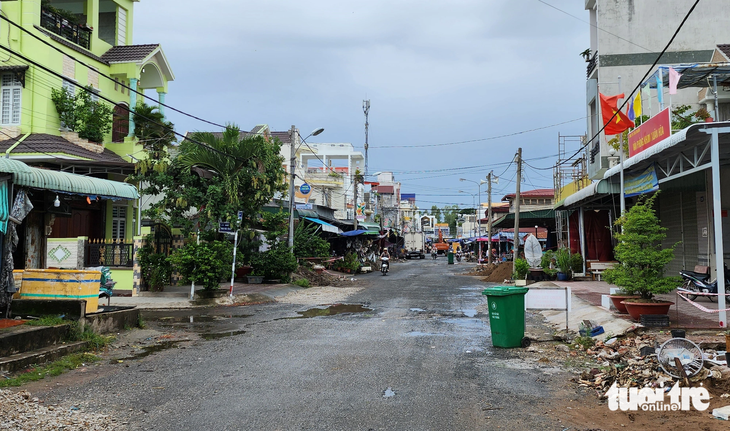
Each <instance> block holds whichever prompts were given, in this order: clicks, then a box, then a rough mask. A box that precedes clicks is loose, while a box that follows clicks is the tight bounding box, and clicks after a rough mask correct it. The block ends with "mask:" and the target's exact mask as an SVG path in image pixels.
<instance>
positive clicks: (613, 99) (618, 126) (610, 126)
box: [598, 93, 634, 135]
mask: <svg viewBox="0 0 730 431" xmlns="http://www.w3.org/2000/svg"><path fill="white" fill-rule="evenodd" d="M598 97H600V99H601V117H603V124H605V125H606V127H605V128H604V129H603V131H604V133H606V134H607V135H618V134H619V133H621V132H623V131H624V130H627V129H630V128H632V127H634V122H633V121H631V120H630V119H629V117H627V116H626V114H624V113H623V112H621V111H619V110H618V99H623V97H624V93H621V94H617V95H615V96H604V95H603V94H601V93H598ZM613 114H616V116H615V117H614V118H613V120H612V121H611V122H610V123H609V120H611V117H613Z"/></svg>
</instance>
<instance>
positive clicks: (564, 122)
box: [369, 117, 588, 149]
mask: <svg viewBox="0 0 730 431" xmlns="http://www.w3.org/2000/svg"><path fill="white" fill-rule="evenodd" d="M587 118H588V117H580V118H575V119H572V120H568V121H563V122H560V123H555V124H551V125H549V126H542V127H536V128H534V129H528V130H520V131H518V132H514V133H507V134H504V135H499V136H491V137H488V138H480V139H470V140H468V141H458V142H445V143H441V144H423V145H382V146H375V147H373V145H370V147H369V148H370V149H373V148H375V149H387V148H425V147H445V146H449V145H461V144H471V143H474V142H483V141H493V140H495V139H502V138H508V137H511V136H518V135H523V134H525V133H530V132H536V131H538V130H544V129H549V128H551V127H556V126H562V125H563V124H568V123H573V122H575V121H580V120H585V119H587Z"/></svg>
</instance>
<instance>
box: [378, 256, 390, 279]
mask: <svg viewBox="0 0 730 431" xmlns="http://www.w3.org/2000/svg"><path fill="white" fill-rule="evenodd" d="M388 269H390V259H389V258H387V257H381V258H380V272H382V273H383V275H385V274H387V273H388Z"/></svg>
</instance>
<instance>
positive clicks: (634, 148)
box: [629, 108, 672, 157]
mask: <svg viewBox="0 0 730 431" xmlns="http://www.w3.org/2000/svg"><path fill="white" fill-rule="evenodd" d="M671 134H672V125H671V122H670V121H669V108H667V109H665V110H663V111H662V112H660V113H658V114H657V115H655V116H653V117H651V118H650V119H649V120H647V121H646V122H645V123H644V124H642V125H641V126H639V127H637V128H636V129H634V130H632V131H631V132H629V157H633V156H635V155H637V154H639V153H640V152H642V151H644V150H646V149H647V148H649V147H651V146H652V145H654V144H656V143H657V142H659V141H662V140H664V139H666V138H668V137H669V136H670V135H671Z"/></svg>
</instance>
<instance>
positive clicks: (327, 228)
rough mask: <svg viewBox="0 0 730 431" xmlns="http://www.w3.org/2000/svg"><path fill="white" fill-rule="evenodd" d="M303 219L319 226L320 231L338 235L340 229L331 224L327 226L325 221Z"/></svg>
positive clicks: (310, 218) (309, 218)
mask: <svg viewBox="0 0 730 431" xmlns="http://www.w3.org/2000/svg"><path fill="white" fill-rule="evenodd" d="M304 218H305V219H306V220H309V221H311V222H314V223H318V224H321V225H322V230H323V231H325V232H332V233H340V229H339V228H338V227H337V226H335V225H333V224H329V223H327V222H326V221H322V220H320V219H318V218H312V217H304Z"/></svg>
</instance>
